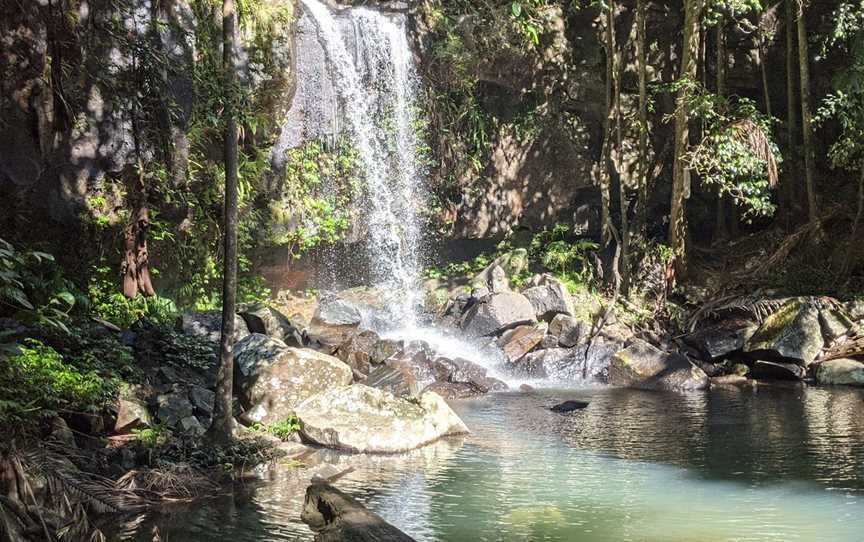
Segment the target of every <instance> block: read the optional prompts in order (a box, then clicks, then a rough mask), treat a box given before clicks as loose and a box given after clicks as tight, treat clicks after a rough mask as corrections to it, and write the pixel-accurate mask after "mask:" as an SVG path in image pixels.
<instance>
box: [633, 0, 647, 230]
mask: <svg viewBox="0 0 864 542" xmlns="http://www.w3.org/2000/svg"><path fill="white" fill-rule="evenodd" d="M645 1H646V0H637V1H636V62H637V64H638V70H639V163H638V168H637V175H638V178H637V179H636V182H637V184H638V193H639V201H638V210H637V214H636V231H637V232H638V234H639V235H645V229H646V225H647V222H648V60H647V54H646V52H645V47H646V39H645Z"/></svg>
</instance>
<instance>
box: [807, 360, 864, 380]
mask: <svg viewBox="0 0 864 542" xmlns="http://www.w3.org/2000/svg"><path fill="white" fill-rule="evenodd" d="M816 382H818V383H819V384H823V385H842V386H864V363H861V362H860V361H857V360H854V359H848V358H841V359H832V360H829V361H826V362H824V363H820V364H819V367H817V368H816Z"/></svg>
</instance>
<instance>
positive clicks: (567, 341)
mask: <svg viewBox="0 0 864 542" xmlns="http://www.w3.org/2000/svg"><path fill="white" fill-rule="evenodd" d="M589 328H590V325H589V324H588V323H587V322H584V321H582V320H578V319H576V318H573V317H572V316H570V315H567V314H557V315H555V317H554V318H552V321H551V322H550V323H549V335H552V336H555V337H557V338H558V346H563V347H565V348H572V347H574V346H576V345H577V344H579V343H581V342H582V341H584V340H586V339H587V338H588V334H589V333H590V329H589Z"/></svg>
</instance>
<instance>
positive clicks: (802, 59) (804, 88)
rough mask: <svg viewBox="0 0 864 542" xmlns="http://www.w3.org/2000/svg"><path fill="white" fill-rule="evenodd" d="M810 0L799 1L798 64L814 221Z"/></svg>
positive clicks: (807, 179)
mask: <svg viewBox="0 0 864 542" xmlns="http://www.w3.org/2000/svg"><path fill="white" fill-rule="evenodd" d="M807 5H808V0H799V3H798V25H797V27H798V64H799V66H800V69H801V131H802V133H803V135H804V179H805V186H806V188H807V217H808V218H809V220H810V222H814V221H815V220H816V219H817V218H818V216H819V214H818V208H817V204H816V185H815V180H814V179H813V175H814V171H813V169H814V167H815V165H814V163H813V161H814V157H813V113H812V111H813V109H812V106H811V99H810V55H809V52H808V48H807V22H806V11H807Z"/></svg>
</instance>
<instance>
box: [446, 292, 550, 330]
mask: <svg viewBox="0 0 864 542" xmlns="http://www.w3.org/2000/svg"><path fill="white" fill-rule="evenodd" d="M533 322H534V307H532V306H531V302H530V301H528V298H526V297H525V296H524V295H522V294H517V293H515V292H505V293H499V294H492V295H490V296H487V297H486V298H484V299H482V300H479V301H478V302H477V303H475V304H474V305H473V306H472V307H471V308H470V309H469V310H468V312H466V313H465V316H464V318H463V319H462V329H463V330H464V331H465V332H466V333H467V334H468V335H471V336H474V337H482V336H488V335H496V334H498V333H501V332H502V331H506V330H508V329H510V328H513V327H516V326H518V325H522V324H530V323H533Z"/></svg>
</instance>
